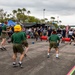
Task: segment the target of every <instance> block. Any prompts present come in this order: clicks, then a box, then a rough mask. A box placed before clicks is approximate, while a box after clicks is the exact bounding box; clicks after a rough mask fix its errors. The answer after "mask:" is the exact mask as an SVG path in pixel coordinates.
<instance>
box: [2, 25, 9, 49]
mask: <svg viewBox="0 0 75 75" xmlns="http://www.w3.org/2000/svg"><path fill="white" fill-rule="evenodd" d="M7 32H8V31H7V26H6V24H5V25H4V26H2V32H1V38H2V42H1V48H2V49H5V47H4V46H5V43H6V36H7Z"/></svg>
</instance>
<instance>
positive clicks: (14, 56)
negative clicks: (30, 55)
mask: <svg viewBox="0 0 75 75" xmlns="http://www.w3.org/2000/svg"><path fill="white" fill-rule="evenodd" d="M12 58H13V62H16V58H17V53H14V54H13V57H12Z"/></svg>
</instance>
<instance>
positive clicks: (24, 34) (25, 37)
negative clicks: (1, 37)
mask: <svg viewBox="0 0 75 75" xmlns="http://www.w3.org/2000/svg"><path fill="white" fill-rule="evenodd" d="M21 33H22V34H23V36H24V40H26V39H27V36H26V33H25V32H23V31H22V32H21Z"/></svg>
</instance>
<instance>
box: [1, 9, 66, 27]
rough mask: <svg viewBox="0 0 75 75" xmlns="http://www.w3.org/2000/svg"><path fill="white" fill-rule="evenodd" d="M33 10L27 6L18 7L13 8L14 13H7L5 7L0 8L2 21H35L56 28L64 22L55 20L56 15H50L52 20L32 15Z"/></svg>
mask: <svg viewBox="0 0 75 75" xmlns="http://www.w3.org/2000/svg"><path fill="white" fill-rule="evenodd" d="M30 14H31V11H30V10H27V9H26V8H22V9H21V8H18V9H17V10H12V13H7V12H5V11H4V10H3V9H0V22H1V23H3V22H6V21H8V20H10V19H11V20H13V21H15V22H21V23H25V22H28V23H30V22H35V23H47V24H51V25H54V26H55V27H56V28H58V27H59V25H58V24H59V23H62V21H61V20H60V21H57V20H55V17H50V19H51V20H50V21H48V19H47V18H44V19H39V18H36V17H34V16H30ZM60 27H61V28H64V27H65V26H64V25H60Z"/></svg>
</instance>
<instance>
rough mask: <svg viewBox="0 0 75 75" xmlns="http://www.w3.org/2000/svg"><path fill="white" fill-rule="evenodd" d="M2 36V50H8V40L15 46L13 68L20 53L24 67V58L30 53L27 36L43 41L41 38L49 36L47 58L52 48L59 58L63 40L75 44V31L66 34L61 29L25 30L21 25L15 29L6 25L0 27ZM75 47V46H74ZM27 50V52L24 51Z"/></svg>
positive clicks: (20, 60) (64, 30) (20, 61)
mask: <svg viewBox="0 0 75 75" xmlns="http://www.w3.org/2000/svg"><path fill="white" fill-rule="evenodd" d="M0 35H1V39H2V41H1V47H0V48H1V49H2V50H3V49H6V48H5V43H6V40H7V36H9V37H8V38H11V40H10V41H8V42H12V44H13V66H14V67H16V66H17V65H16V58H17V53H18V52H19V53H20V54H21V55H20V59H19V66H20V67H23V66H22V61H23V58H24V56H25V57H26V54H27V52H28V42H27V35H29V36H30V38H31V39H36V41H38V39H40V40H41V41H42V38H41V36H47V39H46V42H47V41H49V48H48V53H47V58H49V57H50V51H51V48H55V50H56V58H59V50H58V46H59V43H60V41H61V39H62V38H66V37H68V38H70V39H71V41H70V44H71V43H72V42H75V30H74V29H69V31H68V32H66V29H65V28H64V29H62V30H61V29H60V28H58V29H57V30H55V29H52V28H50V27H48V28H46V27H44V28H43V27H36V28H34V27H32V28H24V27H22V26H21V25H15V26H14V27H12V26H10V27H7V25H4V26H2V27H0ZM74 45H75V44H74ZM24 49H25V50H24Z"/></svg>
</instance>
